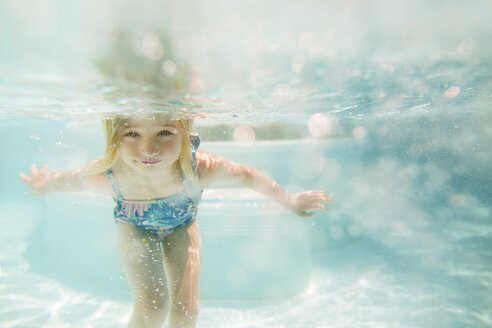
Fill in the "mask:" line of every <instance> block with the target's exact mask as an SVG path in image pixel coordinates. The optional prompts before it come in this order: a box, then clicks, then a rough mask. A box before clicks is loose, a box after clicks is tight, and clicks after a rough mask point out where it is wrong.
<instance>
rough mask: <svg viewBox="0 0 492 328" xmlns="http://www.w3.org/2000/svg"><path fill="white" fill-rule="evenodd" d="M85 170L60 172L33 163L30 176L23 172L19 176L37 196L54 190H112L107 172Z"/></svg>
mask: <svg viewBox="0 0 492 328" xmlns="http://www.w3.org/2000/svg"><path fill="white" fill-rule="evenodd" d="M91 164H92V163H91ZM91 164H89V165H91ZM84 171H85V169H79V170H75V171H65V172H60V170H50V169H48V166H47V165H45V166H44V167H43V168H41V169H40V170H38V167H37V166H36V164H32V166H31V172H30V173H31V174H30V176H28V175H26V174H24V173H22V172H21V173H20V174H19V177H20V178H21V180H22V181H24V182H25V183H26V184H28V185H29V187H30V188H31V190H32V191H33V193H34V194H35V195H36V196H43V195H46V194H49V193H52V192H63V191H82V190H86V189H99V190H102V191H109V192H110V191H111V184H110V182H109V180H108V178H107V176H106V173H105V172H103V173H99V174H86V173H84Z"/></svg>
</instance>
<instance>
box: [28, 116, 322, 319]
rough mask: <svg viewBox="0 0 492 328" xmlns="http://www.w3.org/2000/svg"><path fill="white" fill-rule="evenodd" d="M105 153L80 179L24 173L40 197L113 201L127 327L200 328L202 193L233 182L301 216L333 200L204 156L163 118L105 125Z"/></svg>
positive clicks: (175, 123)
mask: <svg viewBox="0 0 492 328" xmlns="http://www.w3.org/2000/svg"><path fill="white" fill-rule="evenodd" d="M104 123H105V125H104V127H105V135H106V152H105V155H104V156H103V157H101V158H100V159H98V160H96V161H94V162H92V163H90V164H88V165H87V166H86V167H84V168H82V169H80V170H77V171H67V172H61V173H60V172H59V171H57V170H49V169H48V168H47V167H46V166H45V167H43V168H42V169H40V170H38V168H37V167H36V165H35V164H33V165H32V167H31V176H27V175H25V174H23V173H20V177H21V179H22V180H23V181H24V182H26V183H27V184H28V185H29V187H30V188H31V189H32V191H33V192H34V194H36V195H44V194H47V193H50V192H57V191H80V190H84V189H99V190H102V191H104V192H107V193H110V194H112V195H113V198H114V201H115V203H116V206H115V209H114V215H115V221H116V231H117V237H118V238H117V239H118V247H119V251H120V254H121V258H122V261H123V266H124V269H125V272H126V276H127V278H128V282H129V283H130V287H131V290H132V294H133V298H134V308H133V314H132V317H131V320H130V323H129V327H161V325H162V324H163V322H164V320H165V319H166V317H167V315H168V314H169V326H170V327H195V324H196V321H197V315H198V309H199V301H198V292H199V286H198V284H199V279H200V265H201V262H200V253H201V245H200V244H201V242H200V235H199V232H198V225H197V222H196V214H197V208H198V204H199V202H200V198H201V193H202V191H203V189H205V188H206V187H207V186H208V185H210V184H211V183H213V182H216V181H232V182H236V183H239V184H241V185H243V186H246V187H248V188H251V189H254V190H256V191H258V192H261V193H263V194H266V195H268V196H270V197H272V198H273V199H275V200H277V201H278V202H280V203H281V204H282V205H284V206H285V207H286V208H287V209H289V210H291V211H292V212H294V213H296V214H297V215H300V216H305V217H309V216H312V215H313V214H314V213H313V212H312V210H314V209H323V210H326V206H325V205H324V204H323V203H324V202H331V195H330V194H326V193H324V192H323V191H320V190H313V191H307V192H301V193H290V192H288V191H287V190H286V189H284V188H282V187H281V186H280V185H278V184H277V183H276V182H275V181H273V180H272V179H270V178H268V177H267V176H265V175H264V174H262V173H260V172H259V171H257V170H255V169H253V168H251V167H248V166H246V165H242V164H238V163H234V162H232V161H230V160H228V159H226V158H224V157H221V156H218V155H214V154H211V153H207V152H205V151H203V150H201V149H198V146H199V144H200V141H199V138H198V136H197V135H194V134H191V133H190V130H191V126H192V120H190V119H186V118H184V119H170V118H169V117H166V116H164V115H161V116H157V117H156V116H140V117H133V118H131V117H116V118H112V119H106V120H105V122H104Z"/></svg>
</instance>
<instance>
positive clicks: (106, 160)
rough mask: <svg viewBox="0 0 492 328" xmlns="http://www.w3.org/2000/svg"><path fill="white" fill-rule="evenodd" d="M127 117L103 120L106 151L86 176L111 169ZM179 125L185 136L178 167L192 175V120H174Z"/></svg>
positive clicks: (88, 170)
mask: <svg viewBox="0 0 492 328" xmlns="http://www.w3.org/2000/svg"><path fill="white" fill-rule="evenodd" d="M128 119H129V117H112V118H106V119H103V130H104V139H105V141H106V151H105V152H104V156H103V157H102V158H101V159H99V160H97V163H95V164H94V165H90V164H89V167H88V169H87V170H85V172H86V173H87V174H98V173H101V172H104V171H106V170H108V169H110V168H112V167H113V165H114V164H115V161H116V155H117V152H118V147H119V145H120V141H121V138H123V132H124V129H125V127H126V123H127V122H128ZM174 121H177V122H179V123H180V125H181V128H182V129H183V131H184V133H185V136H183V138H181V152H180V155H179V166H180V168H181V171H182V172H183V173H184V174H185V175H186V176H189V175H192V174H193V168H192V167H191V161H192V155H191V145H190V134H191V128H192V127H193V120H192V119H189V118H179V119H175V120H174Z"/></svg>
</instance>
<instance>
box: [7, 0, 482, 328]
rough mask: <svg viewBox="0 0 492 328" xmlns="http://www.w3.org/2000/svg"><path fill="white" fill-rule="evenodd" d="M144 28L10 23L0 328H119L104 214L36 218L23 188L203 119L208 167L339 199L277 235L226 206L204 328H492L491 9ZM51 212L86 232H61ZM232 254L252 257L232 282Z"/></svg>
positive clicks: (401, 8)
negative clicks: (164, 124) (135, 118)
mask: <svg viewBox="0 0 492 328" xmlns="http://www.w3.org/2000/svg"><path fill="white" fill-rule="evenodd" d="M23 4H24V5H23ZM137 7H138V8H136V5H135V4H132V3H131V2H128V3H127V2H126V1H119V2H116V1H108V2H105V3H104V5H101V4H100V2H96V1H85V2H84V3H79V2H76V1H63V2H61V1H55V0H51V1H46V2H45V3H44V4H43V6H40V5H38V4H37V3H35V2H34V1H32V2H30V1H27V2H23V3H22V4H19V3H17V2H13V1H6V2H2V3H1V4H0V22H1V23H0V24H1V25H2V28H1V29H0V41H1V44H2V46H1V47H0V72H1V73H2V74H1V75H0V115H1V116H0V153H1V154H2V163H1V170H0V181H1V183H0V223H1V226H2V229H0V326H2V327H98V328H99V327H124V326H125V325H126V323H127V321H128V319H129V317H130V315H131V307H132V304H131V297H130V295H129V291H128V290H127V289H126V288H127V287H125V286H126V280H125V276H124V273H123V272H121V270H120V269H119V267H118V265H119V262H118V259H117V258H116V257H115V256H113V257H111V256H112V255H111V254H112V253H111V252H113V254H115V253H116V250H115V249H113V248H112V246H111V245H112V244H111V243H112V239H111V238H113V237H112V236H113V235H112V234H111V229H113V226H112V224H111V217H109V218H108V219H107V221H106V220H105V219H104V214H103V213H102V212H100V211H99V210H98V209H99V208H105V210H106V209H109V211H110V209H111V206H112V204H111V203H110V201H111V200H108V201H109V203H106V202H105V201H104V199H102V198H98V197H97V196H96V198H95V199H96V200H97V201H96V203H97V204H95V203H94V202H92V203H91V200H90V199H91V198H90V197H93V196H90V197H89V196H81V198H80V200H77V199H78V195H51V196H50V197H47V198H35V197H33V196H32V195H31V194H30V192H29V191H28V190H27V189H26V188H25V186H23V185H22V183H21V182H20V181H19V179H18V177H17V176H18V172H19V171H24V172H27V171H28V170H29V166H30V164H31V163H33V162H36V163H38V164H43V163H48V164H49V165H50V166H51V167H61V168H64V169H73V168H77V167H79V166H80V165H82V164H83V163H85V162H87V161H88V160H90V159H93V158H95V157H96V156H99V155H100V154H101V152H102V151H103V148H104V145H103V142H102V140H103V139H102V131H101V128H100V119H101V117H103V116H105V115H107V114H108V113H114V112H139V111H142V110H144V111H149V110H150V111H163V110H180V111H183V112H187V113H192V114H193V115H194V117H195V129H196V130H197V131H199V132H200V136H201V138H202V144H201V147H202V148H203V149H205V150H208V151H211V152H214V153H218V154H220V155H224V156H227V157H229V158H231V159H233V160H236V161H239V162H243V163H246V164H248V165H252V166H254V167H256V168H258V169H260V170H261V171H262V172H265V173H266V174H268V175H270V176H272V177H273V178H274V179H276V180H277V181H279V182H280V183H281V184H283V185H285V186H287V187H289V188H292V190H305V189H324V190H327V191H329V192H332V193H333V194H334V198H335V202H334V204H332V205H331V206H330V210H329V211H328V212H326V213H325V212H322V213H318V214H316V216H314V217H313V218H312V219H309V220H306V219H301V218H296V217H293V216H287V217H285V220H284V221H281V220H283V219H282V218H283V217H284V214H285V212H282V210H281V209H278V208H275V205H272V204H271V203H269V202H268V201H266V200H264V199H262V198H261V197H259V196H257V195H253V196H251V195H249V196H248V195H247V194H246V193H245V192H244V191H241V190H238V189H236V188H237V186H228V185H217V186H214V188H212V189H213V190H212V191H211V193H210V194H209V195H208V198H206V199H204V203H203V208H202V209H200V215H202V217H199V223H200V224H201V226H202V228H203V229H202V230H203V231H202V235H203V238H204V250H203V252H204V269H203V270H204V280H203V281H204V282H205V284H206V285H203V286H202V306H201V312H200V318H199V322H198V327H201V328H207V327H214V328H215V327H227V328H230V327H237V328H239V327H243V328H249V327H253V328H254V327H258V328H259V327H267V328H279V327H285V328H287V327H288V328H291V327H292V328H304V327H310V328H311V327H313V328H316V327H318V328H326V327H331V328H335V327H337V328H338V327H377V328H380V327H412V328H414V327H415V328H417V327H418V328H426V327H429V328H431V327H432V328H433V327H452V328H461V327H473V328H477V327H478V328H481V327H490V326H492V296H491V295H492V257H491V255H490V250H491V249H492V174H491V171H490V166H491V162H492V145H491V143H490V140H491V138H492V111H491V108H492V101H491V100H492V98H491V97H492V84H491V83H490V76H491V73H492V65H491V62H490V58H492V48H491V45H490V42H489V31H490V28H491V27H492V26H491V23H490V20H489V19H488V13H489V12H490V11H491V9H492V5H491V3H490V2H488V1H480V0H477V1H473V2H470V3H463V2H459V1H449V2H446V3H443V2H441V1H423V0H422V1H414V2H412V3H411V4H410V3H405V2H403V1H395V2H392V3H391V4H388V3H387V2H384V1H349V2H343V3H342V2H337V1H333V2H318V1H309V2H306V3H305V4H304V5H302V6H300V5H298V4H297V3H296V2H294V1H271V2H268V4H266V3H265V4H263V3H254V4H253V3H246V2H243V1H237V2H231V3H230V4H223V3H221V2H220V1H210V2H208V4H207V6H204V5H203V4H201V3H200V2H198V1H197V2H190V4H189V5H185V4H177V3H175V2H171V1H160V2H158V1H154V0H147V1H144V2H142V3H141V4H140V5H139V6H137ZM137 11H139V12H141V13H142V16H141V17H140V16H139V17H137V16H136V15H134V14H133V13H134V12H137ZM80 12H87V13H92V15H84V16H83V17H84V18H82V15H79V14H77V13H80ZM86 17H91V18H90V19H89V18H86ZM9 31H10V32H9ZM164 90H165V91H164ZM224 195H227V197H225V196H224ZM60 203H62V204H64V206H67V207H70V208H71V209H72V210H73V211H71V213H74V214H70V213H67V214H66V217H65V216H63V215H62V214H53V213H59V212H56V210H57V209H59V208H60V207H59V206H55V205H56V204H60ZM53 204H55V205H53ZM91 204H92V205H91ZM98 206H101V207H98ZM238 208H239V210H238ZM265 208H266V209H265ZM96 210H97V211H96ZM94 211H96V212H97V213H101V214H100V215H101V216H102V219H101V220H98V219H99V218H98V219H96V218H94V217H93V216H91V218H90V219H88V220H87V221H90V222H92V223H91V224H90V225H85V224H84V220H83V217H84V216H88V215H89V214H91V213H93V212H94ZM69 212H70V211H69ZM221 212H222V213H224V214H223V216H222V215H217V213H221ZM75 214H76V215H75ZM248 218H251V219H248ZM65 219H66V220H65ZM262 219H265V225H264V226H261V227H259V228H258V229H260V230H255V229H252V228H251V226H250V225H247V224H246V223H245V222H248V220H262ZM268 219H270V221H267V220H268ZM91 220H93V221H91ZM95 220H98V222H95ZM221 220H222V221H223V222H227V224H225V225H221ZM278 220H280V221H278ZM54 222H55V223H59V222H66V225H63V227H60V228H58V229H57V228H56V225H53V223H54ZM272 222H285V224H284V223H283V224H282V227H280V226H279V228H278V230H276V229H275V228H272V226H275V225H273V224H272ZM279 225H280V224H279ZM98 232H101V234H100V235H97V233H98ZM70 233H75V234H74V235H70ZM96 235H97V236H98V237H97V238H90V236H96ZM57 236H58V237H57ZM72 236H73V237H72ZM101 236H102V237H101ZM84 238H85V239H86V241H85V242H86V243H87V244H84ZM207 238H208V242H207V241H206V240H207ZM73 241H77V242H73ZM276 241H277V242H276ZM289 241H292V242H291V243H289ZM98 243H99V244H98ZM85 245H87V247H88V248H89V249H91V252H90V253H88V252H84V246H85ZM98 245H102V246H101V247H99V248H98ZM250 245H262V246H265V247H270V248H271V250H272V252H270V253H265V254H266V255H269V256H272V257H271V259H276V260H277V261H278V262H275V261H270V262H271V263H270V264H271V265H272V267H271V269H269V267H268V263H267V262H268V261H266V260H265V258H268V257H267V256H266V255H265V256H263V257H262V256H259V255H258V254H261V250H259V249H255V248H253V250H252V251H246V250H247V247H248V246H250ZM205 246H207V247H205ZM228 250H231V251H232V250H234V252H236V253H240V254H242V255H243V256H244V257H241V256H237V257H235V262H234V270H232V269H231V268H230V267H229V266H227V258H226V257H227V256H230V255H224V254H227V251H228ZM255 252H256V253H255ZM219 254H220V256H218V255H219ZM272 254H273V255H272ZM91 255H92V256H91ZM105 256H109V257H110V258H111V259H112V260H111V261H104V265H100V266H97V268H98V269H100V270H101V271H100V272H99V273H98V271H97V270H95V269H91V268H94V267H95V263H96V264H97V263H100V262H98V261H101V259H104V258H105ZM273 256H274V257H273ZM77 259H81V261H77ZM207 262H208V263H213V264H212V265H210V266H208V267H207V268H206V267H205V265H206V263H207ZM274 262H275V263H274ZM274 264H275V266H274ZM282 265H287V267H288V268H291V270H282V271H280V270H278V268H283V267H282ZM238 268H242V270H241V269H238ZM228 269H230V270H231V271H227V270H228ZM255 270H256V271H255ZM275 270H278V271H275ZM108 272H110V274H108ZM245 272H247V273H248V274H247V275H244V273H245ZM258 272H261V275H260V277H259V278H255V279H249V280H248V279H247V278H251V277H254V273H258ZM282 272H284V273H282ZM219 273H220V274H222V273H223V275H222V276H220V275H219ZM91 274H92V275H91ZM241 274H243V275H241ZM274 274H277V275H279V274H282V276H281V279H280V278H279V279H277V280H275V279H274V277H275V276H274ZM215 275H217V277H221V278H220V279H228V278H231V279H232V280H230V281H229V282H234V281H237V282H238V283H237V284H236V286H239V287H238V288H237V289H235V288H232V287H227V288H224V285H225V286H227V284H225V283H224V284H223V285H222V286H219V287H215V285H214V284H216V283H217V280H214V277H215ZM100 281H102V282H103V283H102V284H101V285H98V284H97V283H98V282H100ZM203 281H202V282H203ZM224 281H225V280H224ZM219 282H220V281H219ZM269 282H270V283H269ZM274 283H275V284H278V285H276V286H275V288H274V289H271V290H269V289H268V287H267V286H268V284H270V285H272V284H274ZM101 286H102V287H101ZM230 286H232V285H230ZM279 286H280V287H279ZM255 287H257V288H256V289H255Z"/></svg>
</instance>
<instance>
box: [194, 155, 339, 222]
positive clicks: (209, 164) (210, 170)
mask: <svg viewBox="0 0 492 328" xmlns="http://www.w3.org/2000/svg"><path fill="white" fill-rule="evenodd" d="M196 158H197V167H198V177H199V179H200V185H201V187H202V188H205V187H206V186H208V185H209V184H211V183H213V182H216V181H228V182H235V183H239V184H241V185H243V186H245V187H247V188H250V189H253V190H255V191H258V192H260V193H262V194H265V195H267V196H269V197H271V198H273V199H275V200H276V201H278V202H279V203H280V204H282V205H283V206H284V207H286V208H287V209H289V210H291V211H292V212H294V213H295V214H297V215H299V216H304V217H310V216H313V215H314V212H313V211H312V210H316V209H321V210H327V207H326V205H325V204H324V203H328V202H329V203H331V202H332V201H333V199H332V195H331V194H327V193H325V192H324V191H322V190H309V191H305V192H299V193H291V192H289V191H288V190H287V189H285V188H283V187H282V186H281V185H279V184H278V183H277V182H275V181H274V180H272V179H271V178H269V177H268V176H266V175H265V174H263V173H261V172H260V171H258V170H256V169H254V168H252V167H250V166H247V165H243V164H239V163H235V162H233V161H230V160H228V159H226V158H224V157H222V156H218V155H215V154H211V153H207V152H205V151H203V150H201V149H199V150H198V151H197V156H196Z"/></svg>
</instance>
